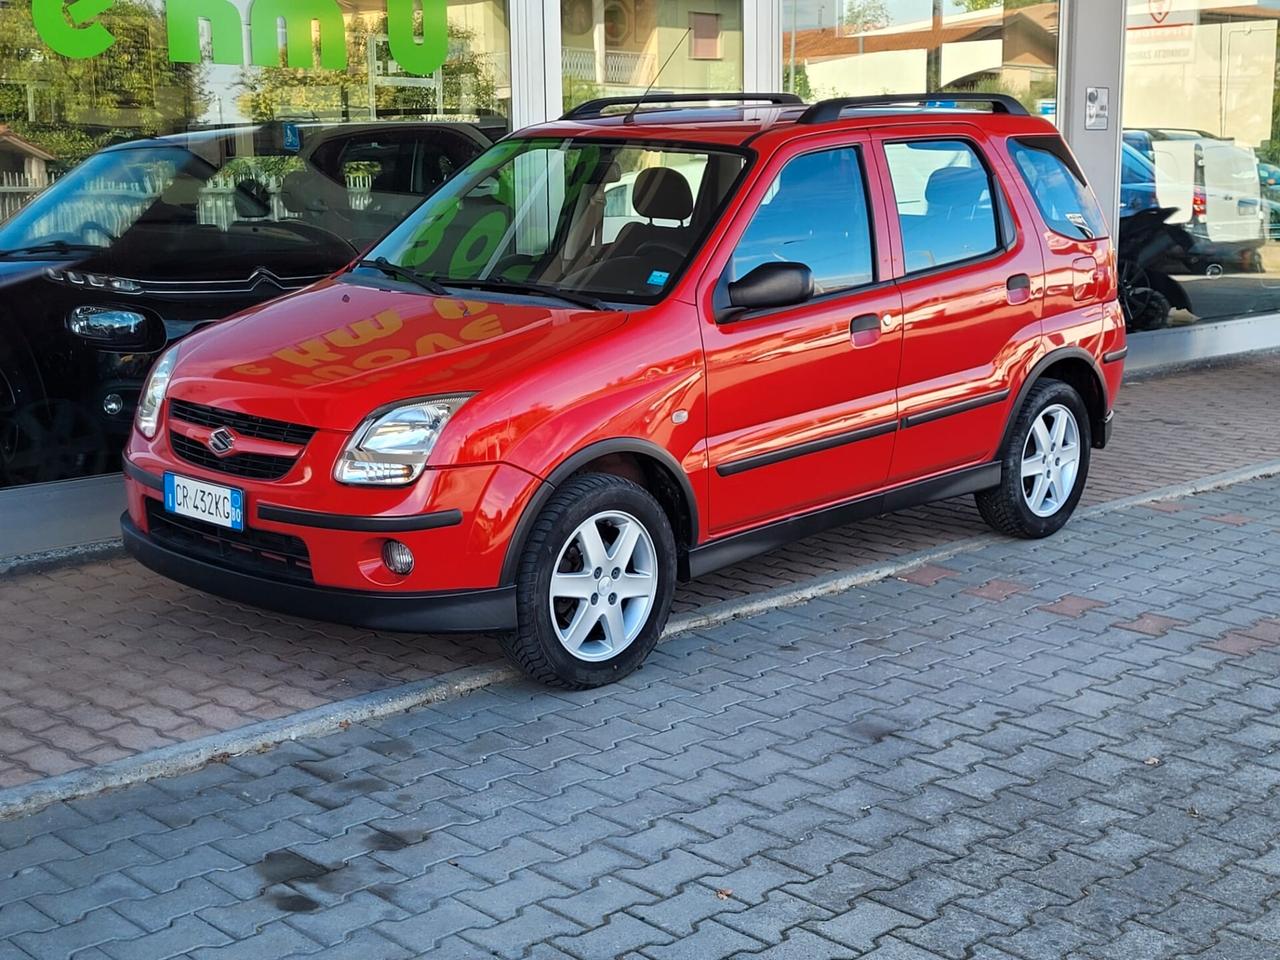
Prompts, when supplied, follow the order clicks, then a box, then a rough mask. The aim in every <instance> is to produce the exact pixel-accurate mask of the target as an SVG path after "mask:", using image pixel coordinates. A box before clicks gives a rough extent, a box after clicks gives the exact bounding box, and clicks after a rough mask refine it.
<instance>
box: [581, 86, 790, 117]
mask: <svg viewBox="0 0 1280 960" xmlns="http://www.w3.org/2000/svg"><path fill="white" fill-rule="evenodd" d="M723 101H730V102H742V103H751V102H758V103H772V104H776V105H778V106H797V105H802V104H803V103H804V101H803V100H801V99H800V98H799V97H798V96H796V95H795V94H794V93H646V94H643V95H639V96H630V97H599V98H597V99H595V100H588V101H587V102H586V103H580V104H578V105H577V106H576V107H574V108H573V109H572V110H570V111H569V112H568V113H566V114H565V115H564V116H562V117H561V118H560V119H561V120H596V119H599V118H600V117H603V116H604V115H605V114H604V111H605V110H606V109H608V108H609V107H617V106H635V107H641V106H644V105H645V104H649V103H658V104H661V103H720V102H723Z"/></svg>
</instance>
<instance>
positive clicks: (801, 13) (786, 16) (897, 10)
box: [782, 0, 965, 31]
mask: <svg viewBox="0 0 1280 960" xmlns="http://www.w3.org/2000/svg"><path fill="white" fill-rule="evenodd" d="M856 2H857V0H854V3H856ZM841 3H842V0H782V29H783V30H784V31H785V30H790V29H791V23H792V16H793V13H794V16H795V22H796V24H797V26H798V27H799V28H800V29H801V30H804V29H806V28H808V27H818V26H823V27H832V26H835V25H836V23H837V22H838V21H839V13H840V6H841ZM884 5H885V7H886V8H887V9H888V12H889V18H890V25H893V24H903V23H912V22H918V21H920V20H928V19H929V18H930V17H932V16H933V0H885V4H884ZM964 11H965V7H964V5H963V4H961V3H960V2H959V0H943V3H942V14H943V16H951V15H953V14H957V13H963V12H964Z"/></svg>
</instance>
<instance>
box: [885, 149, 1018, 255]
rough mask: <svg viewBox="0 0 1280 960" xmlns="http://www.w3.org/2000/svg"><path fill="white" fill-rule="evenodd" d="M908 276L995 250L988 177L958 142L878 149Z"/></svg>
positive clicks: (997, 242) (995, 231)
mask: <svg viewBox="0 0 1280 960" xmlns="http://www.w3.org/2000/svg"><path fill="white" fill-rule="evenodd" d="M884 152H885V159H886V160H887V161H888V163H889V177H890V179H891V180H892V181H893V194H894V198H895V200H896V201H897V205H898V222H899V223H900V224H901V225H902V248H903V255H904V256H905V258H906V269H907V272H908V273H917V272H919V271H921V270H932V269H934V268H936V267H943V266H946V265H947V264H951V263H960V262H962V261H964V260H972V259H974V258H975V257H981V256H984V255H986V254H988V253H992V252H994V251H995V250H997V249H998V248H999V246H1000V240H999V237H1000V232H999V230H998V228H997V226H996V210H995V205H994V204H993V203H992V199H991V197H992V194H991V177H990V175H989V174H988V173H987V168H986V167H985V166H983V164H982V161H981V160H980V159H979V158H978V154H977V153H976V152H975V151H974V149H973V147H972V146H971V145H969V144H968V143H966V142H965V141H963V140H911V141H906V142H901V143H886V144H885V145H884Z"/></svg>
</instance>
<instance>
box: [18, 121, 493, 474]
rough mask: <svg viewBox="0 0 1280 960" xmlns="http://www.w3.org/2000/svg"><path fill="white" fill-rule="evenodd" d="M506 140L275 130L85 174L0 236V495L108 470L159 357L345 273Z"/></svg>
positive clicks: (132, 146) (435, 126)
mask: <svg viewBox="0 0 1280 960" xmlns="http://www.w3.org/2000/svg"><path fill="white" fill-rule="evenodd" d="M503 132H505V127H504V126H496V125H495V126H486V125H481V124H467V123H427V122H416V121H413V122H410V121H405V122H389V123H368V124H342V125H330V126H326V125H321V124H301V125H298V126H292V125H284V124H268V125H264V126H257V127H241V128H232V129H217V130H209V131H201V132H194V133H185V134H177V135H173V136H168V137H157V138H151V139H146V140H136V141H131V142H129V143H122V144H118V145H115V146H112V147H108V148H106V149H104V150H101V151H99V152H98V153H96V154H94V155H93V156H91V157H89V158H88V159H87V160H85V161H84V162H83V163H82V164H80V165H79V166H78V167H76V168H75V169H73V170H71V171H70V172H69V173H67V174H66V175H65V176H64V177H62V178H61V179H59V180H57V181H56V182H55V183H54V184H53V185H52V186H50V187H49V188H48V189H47V190H45V191H44V192H43V193H42V194H40V195H39V196H38V197H36V198H35V199H34V200H32V201H31V202H30V203H28V204H27V205H26V206H25V207H23V208H22V209H21V210H19V211H18V212H17V213H15V214H14V215H13V216H12V217H10V218H9V219H8V220H7V221H5V222H4V224H3V225H0V487H6V486H14V485H18V484H25V483H35V482H41V481H48V480H63V479H69V478H72V477H80V476H87V475H91V474H95V473H102V472H104V471H108V470H114V469H118V467H119V457H118V450H119V448H120V445H121V442H122V439H123V437H124V435H125V433H126V432H127V430H128V428H129V424H130V421H131V419H132V416H133V410H134V406H135V404H136V402H137V398H138V394H139V391H140V389H141V386H142V381H143V378H144V377H145V376H146V372H147V370H148V369H149V367H150V365H151V363H152V361H153V360H154V359H155V356H156V354H157V353H158V352H159V351H160V350H162V349H163V348H164V347H165V345H166V344H167V343H169V342H172V341H173V340H176V339H177V338H179V337H182V336H185V335H186V334H187V333H189V332H191V331H192V330H193V329H195V328H196V327H198V326H200V325H201V324H205V323H209V322H211V321H215V320H220V319H223V318H225V317H227V316H230V315H231V314H233V313H236V312H237V311H239V310H243V309H245V308H246V307H250V306H253V305H255V304H258V303H261V302H263V301H264V300H269V299H271V298H273V297H276V296H279V295H281V294H282V293H284V292H286V291H289V290H295V289H298V288H299V287H302V286H305V285H307V284H309V283H312V282H314V281H315V280H317V279H319V278H321V277H323V276H325V275H327V274H329V273H331V272H333V271H334V270H337V269H339V268H340V267H342V266H344V265H345V264H346V263H348V262H350V261H351V260H352V259H353V257H354V256H355V255H356V253H358V252H359V251H360V250H362V249H364V248H366V247H367V246H369V245H370V244H371V243H372V242H373V241H374V240H376V239H377V238H378V237H380V236H381V235H382V234H383V233H385V232H386V231H387V230H388V229H390V228H391V227H392V226H394V225H395V224H396V223H397V222H398V221H399V220H400V219H401V218H403V217H404V215H405V214H406V213H408V211H409V210H411V209H412V208H413V207H414V206H416V205H417V204H418V203H419V202H420V201H421V200H422V198H423V197H424V196H426V195H427V194H429V193H431V192H432V191H433V190H435V189H436V188H438V187H439V186H440V185H441V184H442V183H444V182H445V181H446V180H447V179H448V178H449V177H450V176H452V174H453V173H454V172H455V171H456V170H458V169H459V168H460V167H462V166H463V165H465V164H466V163H467V162H469V161H470V160H471V159H472V158H473V157H475V156H476V155H477V154H479V153H480V152H481V151H483V150H484V149H485V148H486V147H488V146H489V144H490V143H491V142H492V140H493V139H494V138H495V137H497V136H499V135H501V134H502V133H503ZM291 148H292V149H291Z"/></svg>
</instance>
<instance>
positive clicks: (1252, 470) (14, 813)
mask: <svg viewBox="0 0 1280 960" xmlns="http://www.w3.org/2000/svg"><path fill="white" fill-rule="evenodd" d="M1276 475H1280V460H1271V461H1267V462H1265V463H1260V464H1254V465H1253V466H1249V467H1243V468H1241V469H1239V470H1231V471H1228V472H1226V473H1219V474H1214V475H1212V476H1208V477H1201V478H1200V479H1198V480H1192V481H1188V482H1186V483H1179V484H1172V485H1170V486H1167V487H1160V488H1158V489H1156V490H1150V491H1147V492H1146V493H1139V494H1135V495H1133V496H1130V497H1124V498H1122V499H1119V500H1110V501H1108V502H1106V503H1099V504H1095V505H1094V506H1091V507H1086V508H1085V509H1083V510H1081V511H1080V512H1079V513H1077V514H1076V516H1077V517H1079V518H1082V519H1087V518H1089V517H1095V516H1099V515H1102V514H1107V513H1113V512H1115V511H1118V510H1125V509H1128V508H1130V507H1135V506H1141V505H1143V504H1147V503H1155V502H1158V501H1161V500H1175V499H1179V498H1181V497H1188V496H1194V495H1195V494H1197V493H1205V492H1208V491H1211V490H1218V489H1221V488H1223V487H1229V486H1233V485H1234V484H1237V483H1245V482H1247V481H1250V480H1258V479H1262V478H1264V477H1271V476H1276ZM1001 542H1009V539H1008V538H1007V537H1003V536H1001V535H999V534H996V533H983V534H978V535H976V536H972V537H965V538H963V539H961V540H957V541H955V542H953V543H949V544H946V545H944V546H942V547H935V548H931V549H928V550H921V551H918V552H916V553H911V554H907V555H905V556H903V557H901V558H899V559H897V560H893V561H890V562H888V563H881V564H877V565H875V566H872V567H860V568H857V569H855V570H845V571H839V572H836V573H831V574H827V575H824V576H820V577H815V578H813V579H811V580H809V581H807V582H806V583H804V584H802V585H800V586H788V587H782V588H778V589H774V590H769V591H765V592H764V593H758V594H753V595H751V596H749V597H744V598H739V599H734V600H726V601H723V602H721V603H716V604H711V605H709V606H706V607H703V608H701V609H699V610H697V611H695V612H692V613H685V614H680V615H679V616H676V617H673V618H672V619H671V620H670V621H669V622H668V623H667V627H666V629H665V630H664V631H663V634H662V638H663V639H664V640H665V639H668V638H670V637H673V636H675V635H677V634H681V633H687V632H689V631H691V630H702V629H706V628H708V627H713V626H717V625H719V624H722V623H727V622H729V621H731V620H738V619H741V618H742V617H748V616H752V615H754V614H757V613H764V612H767V611H770V610H776V609H778V608H779V607H788V606H795V605H796V604H800V603H804V602H806V601H809V600H813V599H816V598H818V597H823V596H828V595H830V594H833V593H842V592H844V591H846V590H850V589H852V588H854V587H858V586H862V585H864V584H867V583H872V582H874V581H877V580H884V579H887V578H889V577H893V576H898V575H900V574H903V573H907V572H908V571H910V570H913V569H915V568H916V567H920V566H923V565H924V564H926V563H936V562H939V561H942V560H946V559H948V558H950V557H954V556H956V555H957V554H961V553H965V552H967V551H969V550H975V549H978V548H981V547H984V546H988V545H990V544H994V543H1001ZM520 676H521V675H520V672H519V671H518V670H516V669H515V668H514V667H511V666H508V665H506V664H505V663H501V662H495V663H490V664H484V665H481V666H476V667H464V668H462V669H460V670H452V671H450V672H448V673H445V674H441V675H440V676H439V677H434V678H432V679H430V680H419V681H415V682H413V683H406V684H402V685H400V686H397V687H391V688H389V689H386V690H377V691H374V692H372V693H366V694H362V695H360V696H358V697H351V698H349V699H346V700H338V701H335V702H334V703H328V704H323V705H322V706H319V707H312V708H311V709H309V710H303V711H301V712H300V713H295V714H291V715H289V716H287V717H280V718H278V719H275V720H266V721H262V722H260V723H254V724H250V725H249V726H245V727H240V728H238V729H236V730H229V731H227V732H225V733H216V734H211V735H210V736H207V737H201V738H200V739H198V740H191V741H189V742H187V743H177V744H173V745H171V746H167V747H161V748H160V749H158V750H149V751H147V752H145V753H141V754H138V755H136V756H133V757H124V758H122V759H120V760H115V761H112V762H111V763H106V764H103V765H101V766H97V767H91V768H88V769H86V770H73V771H71V772H69V773H64V774H61V775H59V776H56V777H48V778H45V779H43V780H36V781H33V782H31V783H26V784H21V785H19V786H16V787H9V788H6V789H3V790H0V820H8V819H12V818H14V817H20V816H25V815H27V814H30V813H34V812H35V811H37V810H39V809H41V808H43V807H46V806H48V805H49V804H51V803H56V802H58V801H61V800H72V799H76V798H79V797H87V796H92V795H94V794H98V793H102V792H103V791H106V790H111V789H115V788H119V787H125V786H128V785H130V784H133V783H138V782H141V781H145V780H151V779H155V778H157V777H172V776H176V775H178V774H182V773H189V772H191V771H193V770H198V769H199V768H200V767H203V766H204V765H205V764H207V763H209V762H211V761H214V760H217V759H220V758H222V757H226V756H235V755H239V754H246V753H253V752H256V751H259V750H264V749H267V748H270V747H272V746H275V745H276V744H279V743H284V742H285V741H288V740H297V739H299V738H301V737H311V736H322V735H325V734H330V733H333V732H335V731H336V730H339V729H341V728H342V727H343V726H344V725H347V724H351V723H359V722H362V721H366V720H376V719H379V718H381V717H386V716H390V715H391V714H395V713H402V712H404V711H406V710H409V709H412V708H414V707H420V706H425V705H427V704H431V703H441V702H443V701H445V700H452V699H454V698H455V697H461V696H465V695H466V694H468V693H471V692H473V691H475V690H479V689H482V688H484V687H487V686H490V685H492V684H495V683H501V682H503V681H507V680H517V679H519V678H520Z"/></svg>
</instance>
